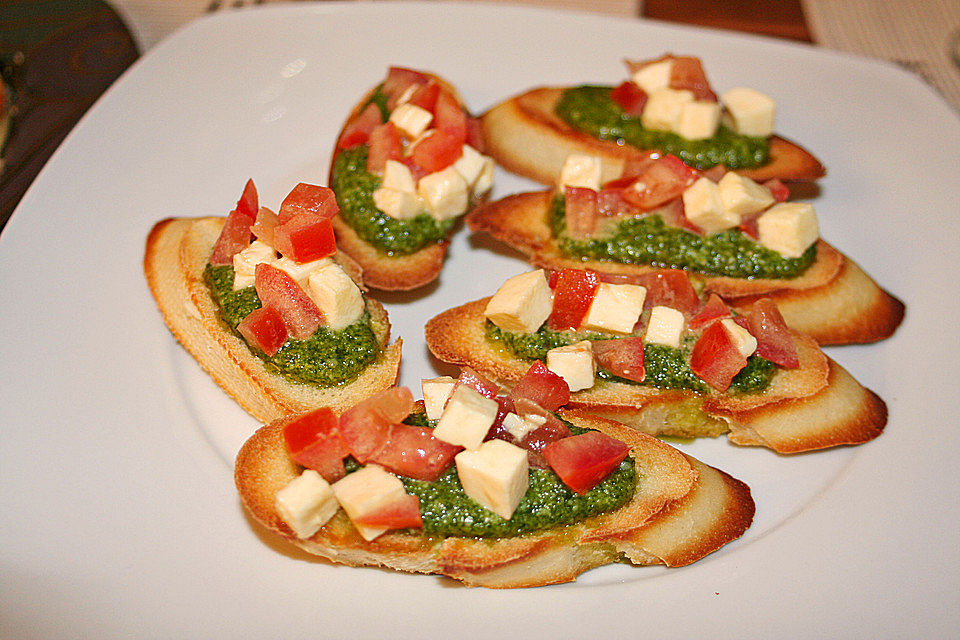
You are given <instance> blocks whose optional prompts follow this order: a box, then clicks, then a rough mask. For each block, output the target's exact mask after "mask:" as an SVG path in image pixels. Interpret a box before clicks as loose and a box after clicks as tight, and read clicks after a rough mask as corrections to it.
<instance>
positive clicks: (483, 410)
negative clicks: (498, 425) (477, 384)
mask: <svg viewBox="0 0 960 640" xmlns="http://www.w3.org/2000/svg"><path fill="white" fill-rule="evenodd" d="M499 411H500V405H499V403H497V401H496V400H491V399H490V398H486V397H484V396H482V395H480V393H479V392H478V391H477V390H476V389H474V388H473V387H468V386H466V385H463V384H461V385H457V386H456V387H454V389H453V393H452V394H451V395H450V400H449V401H447V406H446V408H444V410H443V413H442V414H441V415H440V422H438V423H437V426H436V428H435V429H434V430H433V435H435V436H436V437H437V438H439V439H441V440H443V441H444V442H449V443H450V444H456V445H460V446H461V447H464V448H466V449H476V448H477V447H479V446H480V443H481V442H483V439H484V438H485V437H486V436H487V432H488V431H490V427H491V426H493V421H494V420H496V418H497V413H498V412H499Z"/></svg>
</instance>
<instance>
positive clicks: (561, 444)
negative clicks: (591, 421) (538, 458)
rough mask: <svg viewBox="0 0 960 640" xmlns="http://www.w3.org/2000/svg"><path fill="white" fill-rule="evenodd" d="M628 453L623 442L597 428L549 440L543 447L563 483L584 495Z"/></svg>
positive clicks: (545, 454) (545, 455) (551, 466)
mask: <svg viewBox="0 0 960 640" xmlns="http://www.w3.org/2000/svg"><path fill="white" fill-rule="evenodd" d="M628 453H630V447H629V446H627V444H626V443H624V442H621V441H620V440H617V439H616V438H611V437H610V436H608V435H607V434H605V433H601V432H599V431H587V432H586V433H581V434H580V435H578V436H570V437H569V438H564V439H562V440H558V441H557V442H552V443H550V444H548V445H547V446H546V447H544V449H543V456H544V457H545V458H546V459H547V462H548V463H550V468H552V469H553V470H554V472H555V473H556V474H557V475H558V476H560V479H561V480H563V483H564V484H565V485H567V486H568V487H570V488H571V489H573V491H575V492H576V493H579V494H581V495H583V494H584V493H586V492H588V491H590V489H593V488H594V487H595V486H597V485H598V484H600V482H602V481H603V480H604V478H606V477H607V476H609V475H610V473H611V472H612V471H613V470H614V469H616V468H617V466H618V465H619V464H620V463H621V462H623V460H624V459H625V458H626V457H627V454H628Z"/></svg>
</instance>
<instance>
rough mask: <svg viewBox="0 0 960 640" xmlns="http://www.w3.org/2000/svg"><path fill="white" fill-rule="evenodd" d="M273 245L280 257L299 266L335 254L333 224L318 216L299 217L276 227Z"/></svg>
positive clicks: (335, 241)
mask: <svg viewBox="0 0 960 640" xmlns="http://www.w3.org/2000/svg"><path fill="white" fill-rule="evenodd" d="M273 244H274V247H276V249H277V251H279V252H280V253H281V254H282V255H284V256H286V257H287V258H290V259H291V260H293V261H294V262H298V263H300V264H303V263H305V262H312V261H313V260H319V259H320V258H326V257H327V256H332V255H333V254H335V253H336V252H337V239H336V236H334V233H333V222H332V221H331V219H330V218H321V217H319V216H311V215H299V216H296V217H295V218H292V219H290V220H287V221H286V222H285V223H283V224H281V225H277V227H276V229H275V232H274V241H273Z"/></svg>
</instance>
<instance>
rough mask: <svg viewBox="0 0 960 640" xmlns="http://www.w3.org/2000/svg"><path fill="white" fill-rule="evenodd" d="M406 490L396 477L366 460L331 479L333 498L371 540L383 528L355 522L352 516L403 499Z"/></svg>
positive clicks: (354, 516) (363, 534)
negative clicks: (354, 468)
mask: <svg viewBox="0 0 960 640" xmlns="http://www.w3.org/2000/svg"><path fill="white" fill-rule="evenodd" d="M406 492H407V491H406V489H404V487H403V482H401V481H400V478H398V477H397V476H395V475H393V474H392V473H390V472H389V471H386V470H385V469H384V468H383V467H380V466H377V465H375V464H368V465H367V466H365V467H363V468H362V469H360V470H358V471H354V472H353V473H348V474H347V475H346V476H345V477H343V478H341V479H340V480H337V481H336V482H334V483H333V494H334V495H335V496H336V497H337V502H339V503H340V506H342V507H343V510H344V511H346V512H347V516H349V518H350V520H351V521H352V522H353V526H355V527H356V528H357V531H359V532H360V535H361V536H363V538H364V539H365V540H373V539H374V538H376V537H377V536H379V535H380V534H381V533H383V532H384V531H386V529H385V528H379V527H367V526H364V525H361V524H357V523H356V520H357V519H358V518H363V516H365V515H368V514H370V513H374V512H376V511H377V510H379V509H381V508H383V507H384V506H386V505H388V504H390V503H391V502H394V501H396V500H401V499H403V497H404V495H405V494H406Z"/></svg>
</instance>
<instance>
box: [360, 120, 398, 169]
mask: <svg viewBox="0 0 960 640" xmlns="http://www.w3.org/2000/svg"><path fill="white" fill-rule="evenodd" d="M401 157H403V146H402V145H401V143H400V131H399V130H398V129H397V126H396V125H395V124H393V123H392V122H384V123H383V124H381V125H378V126H377V127H376V128H375V129H374V130H373V131H372V132H371V133H370V150H369V152H368V154H367V171H368V172H370V173H377V174H379V173H383V169H384V167H386V166H387V160H400V158H401Z"/></svg>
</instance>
